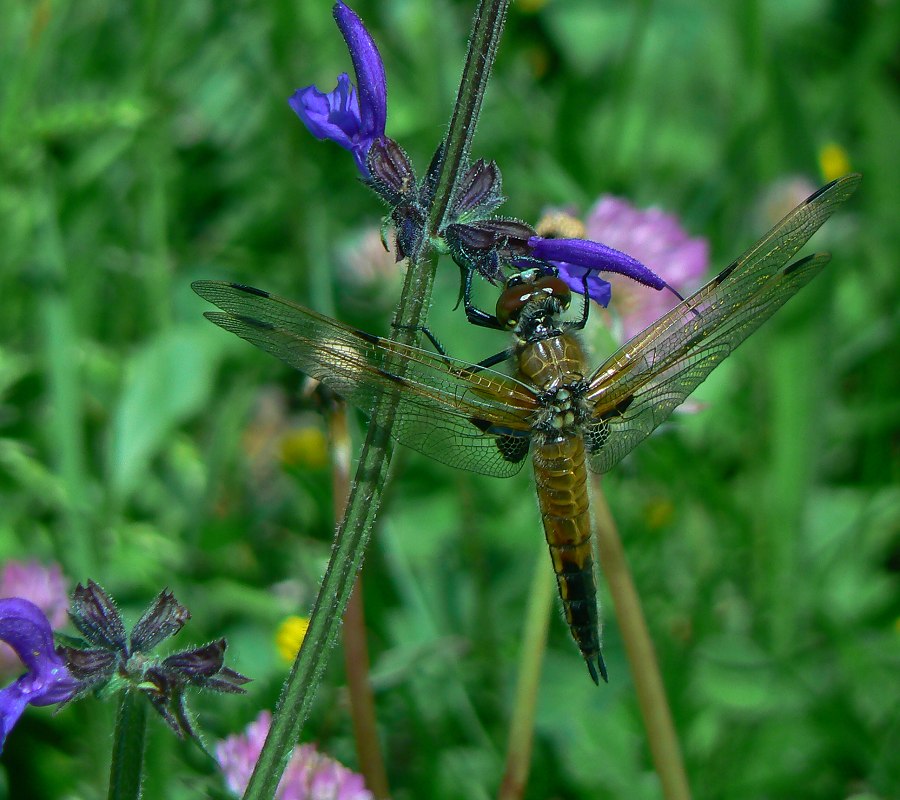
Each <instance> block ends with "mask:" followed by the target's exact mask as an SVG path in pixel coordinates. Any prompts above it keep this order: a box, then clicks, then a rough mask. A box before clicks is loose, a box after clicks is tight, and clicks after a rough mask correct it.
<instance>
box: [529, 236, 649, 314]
mask: <svg viewBox="0 0 900 800" xmlns="http://www.w3.org/2000/svg"><path fill="white" fill-rule="evenodd" d="M528 246H529V247H530V248H531V254H532V255H533V256H534V257H535V258H539V259H541V260H542V261H549V262H550V263H551V264H553V265H554V266H555V267H557V268H558V269H559V274H560V277H561V278H562V279H563V280H565V281H566V283H567V284H569V286H570V287H571V288H572V289H573V290H574V291H577V292H584V276H585V275H588V276H589V277H588V294H589V296H590V297H591V299H593V300H595V301H596V302H598V303H600V304H601V305H606V303H608V302H609V284H608V283H606V281H602V283H605V284H606V286H605V287H603V286H601V285H599V284H596V283H595V284H594V285H593V286H592V281H591V280H590V276H592V275H593V273H597V272H615V273H618V274H620V275H625V276H626V277H628V278H631V279H632V280H633V281H637V282H638V283H642V284H644V285H645V286H650V287H651V288H653V289H657V290H659V289H664V288H666V282H665V281H664V280H663V279H662V278H660V277H659V275H657V274H656V273H655V272H653V270H651V269H649V268H647V267H645V266H644V265H643V264H641V262H640V261H638V260H637V259H636V258H632V257H631V256H629V255H628V254H627V253H623V252H621V251H619V250H616V249H614V248H612V247H607V246H606V245H605V244H600V243H599V242H592V241H589V240H587V239H544V238H543V237H541V236H533V237H531V238H530V239H529V240H528ZM592 289H593V290H592ZM594 291H598V293H599V294H601V295H604V294H605V296H606V302H603V300H601V299H600V297H599V296H595V294H594Z"/></svg>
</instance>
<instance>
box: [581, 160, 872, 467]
mask: <svg viewBox="0 0 900 800" xmlns="http://www.w3.org/2000/svg"><path fill="white" fill-rule="evenodd" d="M859 181H860V176H859V175H855V174H854V175H847V176H846V177H844V178H840V179H838V180H836V181H833V182H832V183H829V184H828V185H827V186H824V187H822V188H821V189H819V190H818V191H817V192H815V194H813V195H811V196H810V197H808V198H807V199H806V200H805V201H804V202H803V203H802V204H800V205H799V206H797V208H795V209H794V210H793V211H791V212H790V213H789V214H788V215H787V216H786V217H785V218H784V219H783V220H781V222H779V223H778V224H777V225H776V226H775V227H774V228H772V230H770V231H769V232H768V233H767V234H766V235H765V236H764V237H763V238H762V239H760V240H759V241H758V242H757V243H756V244H755V245H753V247H751V248H750V249H749V250H748V251H747V252H746V253H744V255H742V256H741V257H740V258H739V259H737V261H735V262H734V263H732V264H731V265H729V266H728V267H726V268H725V269H724V270H722V272H720V273H719V274H718V275H717V276H716V277H715V278H713V280H711V281H710V282H709V283H708V284H706V286H704V287H703V288H702V289H700V290H699V291H697V292H696V293H695V294H693V295H692V296H691V297H689V298H688V299H687V300H685V301H684V302H682V303H679V305H677V306H676V307H675V308H673V309H672V310H671V311H670V312H669V313H668V314H666V315H665V316H664V317H662V318H661V319H659V320H658V321H657V322H655V323H654V324H653V325H651V326H650V327H649V328H647V329H646V330H645V331H643V332H642V333H639V334H638V335H637V336H635V337H634V338H633V339H632V340H631V341H629V342H628V343H627V344H625V345H624V346H623V347H622V348H621V349H620V350H619V351H618V352H617V353H616V354H615V355H613V356H612V358H610V359H609V360H608V361H606V363H604V364H603V365H602V366H601V367H600V368H599V369H598V370H597V371H596V372H595V373H594V374H593V376H592V377H591V378H590V380H589V386H588V390H587V392H586V393H585V399H586V401H587V402H588V404H589V406H590V407H591V408H592V416H593V422H591V423H589V424H588V426H587V429H586V438H587V443H588V446H589V448H590V449H591V455H590V457H589V464H590V466H591V469H593V470H594V471H595V472H606V471H607V470H608V469H610V468H611V467H612V466H613V465H615V464H616V463H617V462H618V461H619V460H621V459H622V458H623V456H625V455H626V454H627V453H629V452H630V451H631V450H632V448H634V447H635V445H637V444H638V443H639V442H641V441H642V440H643V439H645V438H646V437H647V436H648V435H649V434H650V432H651V431H653V429H654V428H656V426H657V425H659V424H660V423H661V422H663V421H664V420H665V419H666V418H667V417H668V416H669V414H671V413H672V410H673V409H674V408H675V407H676V406H678V405H680V404H681V403H682V402H683V401H684V400H685V398H687V396H688V395H689V394H690V393H691V392H692V391H693V390H694V389H695V388H696V387H697V386H698V385H699V384H700V383H702V382H703V380H704V379H705V378H706V376H707V375H709V373H710V372H712V370H713V369H714V368H715V367H716V366H717V365H718V364H720V363H721V362H722V360H723V359H725V357H726V356H728V354H729V353H731V351H732V350H734V349H735V348H736V347H737V346H738V345H739V344H740V343H741V342H742V341H744V339H746V338H747V337H748V336H749V335H750V334H751V333H753V331H755V330H756V329H757V328H758V327H759V326H760V325H761V324H762V323H763V322H764V321H765V320H767V319H768V318H769V317H770V316H771V315H772V314H774V313H775V311H777V310H778V309H779V308H780V307H781V306H782V305H783V304H784V303H785V302H786V301H787V300H788V298H790V297H792V296H793V295H794V294H795V293H796V292H797V291H798V290H799V289H800V288H801V287H803V286H805V285H806V284H807V283H808V282H809V281H810V280H811V279H812V278H813V277H815V275H817V274H818V273H819V272H820V271H821V270H822V268H823V267H824V266H825V264H826V263H828V259H829V256H828V255H827V254H820V255H814V256H808V257H807V258H803V259H801V260H800V261H798V262H796V263H794V264H791V265H789V266H787V267H785V266H784V265H785V264H786V263H787V262H788V260H789V259H791V258H792V257H793V256H794V255H795V254H796V253H797V251H798V250H799V249H800V248H801V247H802V246H803V245H804V244H805V243H806V242H807V240H808V239H809V238H810V236H812V235H813V234H814V233H815V232H816V231H817V230H818V229H819V227H820V226H821V225H822V224H823V223H824V222H825V221H826V220H827V219H828V218H829V217H830V216H831V214H832V213H833V212H834V211H835V209H836V208H837V207H838V206H840V205H841V204H842V203H843V202H844V201H846V200H847V198H848V197H850V195H852V194H853V192H854V191H855V190H856V187H857V185H858V184H859Z"/></svg>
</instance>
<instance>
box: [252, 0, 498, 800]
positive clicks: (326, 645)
mask: <svg viewBox="0 0 900 800" xmlns="http://www.w3.org/2000/svg"><path fill="white" fill-rule="evenodd" d="M507 4H508V0H482V2H481V3H480V5H479V8H478V13H477V14H476V17H475V23H474V25H475V27H474V30H473V33H472V36H471V38H470V40H469V53H468V57H467V62H466V70H465V71H464V73H463V78H462V81H461V83H460V88H459V94H458V95H457V101H456V105H455V108H454V115H453V118H452V119H451V124H450V129H449V132H448V134H447V141H446V150H445V157H444V159H443V162H442V164H441V167H440V173H439V175H438V177H437V189H436V193H435V198H434V201H433V203H432V206H431V207H430V208H429V213H428V232H429V233H430V232H432V231H434V230H436V229H437V227H438V225H439V221H440V220H441V219H442V218H443V214H444V211H445V210H446V206H447V204H448V203H449V200H450V198H451V197H452V195H453V184H454V182H455V180H456V172H457V171H458V168H459V166H460V165H461V164H462V163H463V162H462V159H463V157H464V156H465V154H466V153H467V152H468V142H469V141H470V139H471V136H472V132H473V131H474V129H475V123H476V121H477V114H478V112H479V110H480V109H481V95H483V93H484V87H485V85H486V82H487V78H488V74H489V72H490V67H491V65H492V64H493V54H494V53H495V52H496V48H497V41H498V39H499V36H500V33H501V30H502V27H503V26H502V23H503V20H504V18H505V13H504V12H505V9H506V6H507ZM497 9H499V11H498V10H497ZM479 48H481V49H480V50H479ZM478 61H480V62H481V65H480V66H478V65H477V64H476V62H478ZM473 65H474V66H473ZM474 95H478V96H477V97H475V96H474ZM459 139H463V141H462V142H460V141H458V140H459ZM428 238H429V237H428V236H426V237H425V241H428ZM436 268H437V254H432V253H423V252H417V253H412V254H411V256H410V264H409V269H408V270H407V274H406V280H405V281H404V284H403V292H402V295H401V297H400V303H399V305H398V308H397V313H396V314H395V316H394V330H396V331H397V340H398V341H400V342H403V343H404V344H413V343H414V342H416V341H417V339H418V331H419V328H420V326H421V324H422V321H423V320H424V318H425V310H426V308H427V305H428V303H429V301H430V298H431V288H432V284H433V282H434V273H435V270H436ZM389 367H391V368H396V369H397V371H398V374H400V375H402V374H403V369H402V364H397V365H394V364H391V365H389ZM395 412H396V400H395V399H393V398H391V397H388V396H383V397H381V398H380V399H379V401H378V402H377V403H376V405H375V408H374V409H373V410H372V421H371V424H370V425H369V430H368V435H367V436H366V441H365V443H364V444H363V449H362V453H361V454H360V458H359V465H358V466H357V471H356V479H355V480H354V482H353V486H352V487H351V489H350V497H349V499H348V501H347V509H346V512H345V514H344V518H343V519H342V520H341V523H340V525H339V526H338V530H337V533H336V534H335V541H334V548H333V550H332V554H331V559H330V561H329V562H328V567H327V569H326V571H325V577H324V578H323V579H322V585H321V587H320V588H319V593H318V595H317V597H316V601H315V604H314V605H313V609H312V612H311V614H310V621H309V629H308V630H307V632H306V637H305V638H304V640H303V645H302V646H301V647H300V652H299V653H298V654H297V659H296V660H295V661H294V665H293V667H292V669H291V672H290V675H288V678H287V681H285V684H284V687H283V688H282V691H281V696H280V697H279V699H278V704H277V706H276V708H275V714H274V716H273V718H272V727H271V728H270V729H269V735H268V736H267V737H266V741H265V744H264V745H263V749H262V752H261V753H260V756H259V761H258V762H257V764H256V767H255V769H254V770H253V774H252V775H251V776H250V782H249V783H248V785H247V790H246V792H245V793H244V798H245V800H271V798H273V797H274V796H275V790H276V789H277V788H278V782H279V780H280V778H281V774H282V773H283V772H284V768H285V766H286V765H287V762H288V759H289V758H290V755H291V750H292V749H293V747H294V745H295V744H296V742H297V740H298V738H299V736H300V728H301V726H302V724H303V721H304V720H305V719H306V717H307V715H308V714H309V709H310V707H311V705H312V700H313V698H314V697H315V693H316V690H317V689H318V686H319V683H320V682H321V680H322V673H323V672H324V670H325V664H326V660H327V654H328V652H329V651H330V650H331V647H332V645H333V644H334V641H335V639H336V637H337V630H338V626H339V622H340V620H341V617H342V616H343V613H344V609H345V608H346V607H347V602H348V601H349V599H350V593H351V591H352V589H353V584H354V579H355V577H356V574H357V572H358V571H359V568H360V566H361V565H362V559H363V554H364V552H365V547H366V544H367V543H368V540H369V535H370V533H371V531H372V525H373V524H374V521H375V517H376V515H377V513H378V509H379V508H380V506H381V498H382V494H383V491H384V484H385V481H386V478H387V472H388V466H389V463H390V449H389V446H390V431H391V426H392V425H393V422H394V414H395Z"/></svg>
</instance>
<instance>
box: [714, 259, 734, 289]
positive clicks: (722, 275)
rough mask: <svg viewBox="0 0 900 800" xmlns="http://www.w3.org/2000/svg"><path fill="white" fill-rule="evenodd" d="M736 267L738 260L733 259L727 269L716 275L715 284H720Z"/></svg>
mask: <svg viewBox="0 0 900 800" xmlns="http://www.w3.org/2000/svg"><path fill="white" fill-rule="evenodd" d="M735 267H737V261H733V262H732V263H731V264H729V265H728V266H727V267H725V269H723V270H722V271H721V272H720V273H719V274H718V275H716V277H715V278H714V279H713V280H714V282H715V284H716V285H717V286H718V285H719V284H720V283H721V282H722V281H724V280H725V278H727V277H728V276H729V275H731V273H732V272H734V269H735Z"/></svg>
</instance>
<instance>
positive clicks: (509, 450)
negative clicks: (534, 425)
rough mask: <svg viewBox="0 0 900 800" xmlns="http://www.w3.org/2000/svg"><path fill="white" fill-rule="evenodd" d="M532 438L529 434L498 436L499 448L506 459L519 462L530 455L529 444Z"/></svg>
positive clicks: (513, 462)
mask: <svg viewBox="0 0 900 800" xmlns="http://www.w3.org/2000/svg"><path fill="white" fill-rule="evenodd" d="M530 444H531V440H530V439H529V438H528V437H527V436H498V437H497V449H498V450H499V451H500V455H501V456H503V460H504V461H509V462H510V463H511V464H518V463H519V462H520V461H521V460H522V459H523V458H525V456H527V455H528V446H529V445H530Z"/></svg>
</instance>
